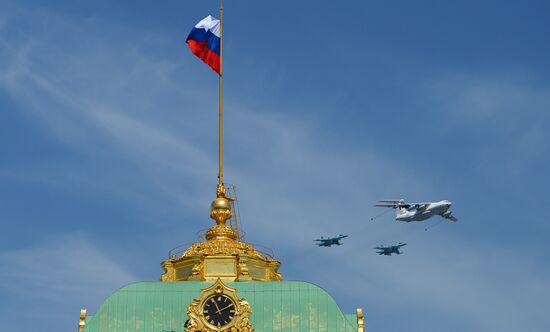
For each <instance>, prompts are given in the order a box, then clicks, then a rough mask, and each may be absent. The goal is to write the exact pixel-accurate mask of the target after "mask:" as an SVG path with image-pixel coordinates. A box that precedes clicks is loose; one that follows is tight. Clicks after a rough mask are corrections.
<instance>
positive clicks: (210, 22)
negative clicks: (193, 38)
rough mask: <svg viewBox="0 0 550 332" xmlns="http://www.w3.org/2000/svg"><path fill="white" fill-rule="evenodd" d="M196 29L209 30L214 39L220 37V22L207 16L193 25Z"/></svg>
mask: <svg viewBox="0 0 550 332" xmlns="http://www.w3.org/2000/svg"><path fill="white" fill-rule="evenodd" d="M195 28H197V29H204V30H210V32H212V33H213V34H214V35H216V37H218V38H219V37H220V20H218V19H215V18H213V17H212V16H210V15H208V16H207V17H205V18H204V19H203V20H202V21H200V22H199V23H197V25H195Z"/></svg>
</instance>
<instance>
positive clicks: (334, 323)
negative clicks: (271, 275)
mask: <svg viewBox="0 0 550 332" xmlns="http://www.w3.org/2000/svg"><path fill="white" fill-rule="evenodd" d="M210 285H212V283H211V282H200V281H196V282H194V281H188V282H138V283H134V284H130V285H127V286H124V287H122V288H121V289H119V290H117V291H116V292H115V293H114V294H112V295H111V296H110V297H109V298H107V300H106V301H105V302H104V303H103V304H102V305H101V306H100V308H99V310H98V311H97V313H96V314H95V315H93V316H88V317H87V319H86V325H85V328H84V329H83V332H138V331H139V332H171V331H174V332H183V331H184V330H185V327H184V326H185V322H186V321H187V319H188V317H187V307H188V306H189V304H190V303H191V302H192V301H193V299H195V298H198V297H199V296H200V292H201V289H203V288H206V287H208V286H210ZM227 285H228V286H230V287H234V288H237V292H238V296H239V297H240V298H243V299H246V300H247V301H248V303H250V306H251V308H252V315H251V323H252V326H253V327H254V330H255V331H256V332H271V331H288V332H306V331H308V332H313V331H327V332H328V331H330V332H355V331H357V330H358V329H357V320H356V319H354V317H355V315H345V314H343V313H342V311H341V310H340V308H339V307H338V305H337V304H336V303H335V301H334V299H333V298H332V297H331V296H330V295H329V294H328V293H327V292H325V291H324V290H323V289H322V288H320V287H318V286H316V285H313V284H311V283H307V282H303V281H279V282H229V283H227Z"/></svg>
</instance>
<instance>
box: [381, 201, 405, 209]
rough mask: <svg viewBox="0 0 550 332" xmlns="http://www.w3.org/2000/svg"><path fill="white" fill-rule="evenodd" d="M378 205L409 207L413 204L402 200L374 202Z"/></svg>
mask: <svg viewBox="0 0 550 332" xmlns="http://www.w3.org/2000/svg"><path fill="white" fill-rule="evenodd" d="M374 206H376V207H391V208H397V207H404V208H409V207H410V206H411V204H409V203H404V202H401V201H378V202H377V203H376V204H374Z"/></svg>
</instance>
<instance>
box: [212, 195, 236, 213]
mask: <svg viewBox="0 0 550 332" xmlns="http://www.w3.org/2000/svg"><path fill="white" fill-rule="evenodd" d="M210 209H211V210H231V202H229V200H228V199H227V198H224V197H218V198H216V199H215V200H214V201H212V204H210Z"/></svg>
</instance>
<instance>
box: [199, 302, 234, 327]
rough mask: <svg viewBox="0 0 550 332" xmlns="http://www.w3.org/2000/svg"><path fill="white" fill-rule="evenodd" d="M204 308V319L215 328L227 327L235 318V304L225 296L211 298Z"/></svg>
mask: <svg viewBox="0 0 550 332" xmlns="http://www.w3.org/2000/svg"><path fill="white" fill-rule="evenodd" d="M202 308H203V310H202V312H203V316H204V318H205V319H206V321H207V322H208V323H209V324H210V325H213V326H217V327H222V326H225V325H227V324H229V323H231V321H232V320H233V317H235V302H233V300H231V298H229V297H228V296H225V295H214V296H211V297H209V298H208V299H207V300H206V301H204V305H203V307H202Z"/></svg>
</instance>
